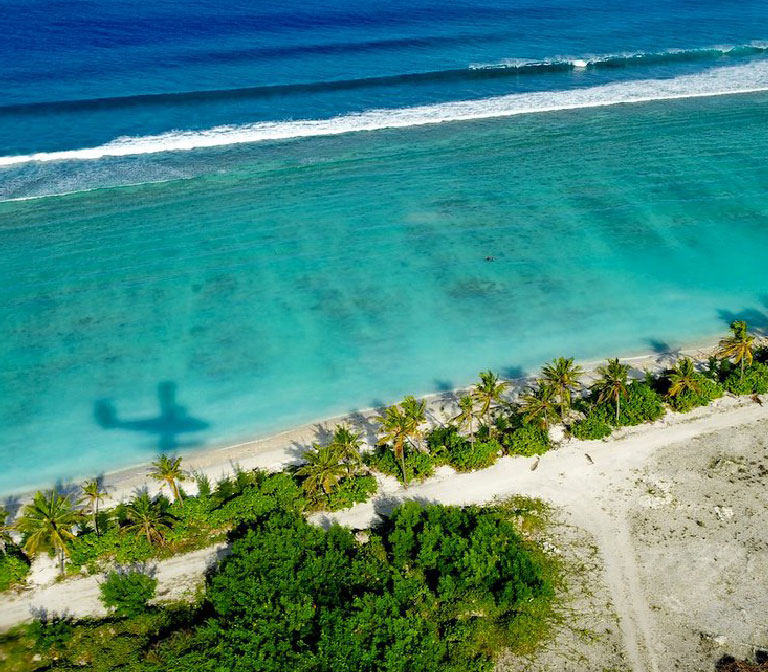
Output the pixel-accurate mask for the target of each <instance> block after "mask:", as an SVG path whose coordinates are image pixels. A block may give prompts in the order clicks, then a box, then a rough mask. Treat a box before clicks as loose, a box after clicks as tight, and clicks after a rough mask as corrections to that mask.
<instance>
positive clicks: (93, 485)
mask: <svg viewBox="0 0 768 672" xmlns="http://www.w3.org/2000/svg"><path fill="white" fill-rule="evenodd" d="M80 489H81V490H82V491H83V496H82V497H81V498H80V500H79V501H78V503H79V504H87V505H88V508H90V510H91V522H92V523H93V529H94V531H95V532H96V536H97V537H98V536H99V521H98V519H97V516H98V515H99V504H100V503H101V502H103V501H104V498H105V497H109V495H108V494H107V491H106V490H104V489H103V488H102V487H101V484H100V483H99V480H98V479H97V478H94V479H93V480H92V481H86V482H85V483H83V484H82V485H81V486H80Z"/></svg>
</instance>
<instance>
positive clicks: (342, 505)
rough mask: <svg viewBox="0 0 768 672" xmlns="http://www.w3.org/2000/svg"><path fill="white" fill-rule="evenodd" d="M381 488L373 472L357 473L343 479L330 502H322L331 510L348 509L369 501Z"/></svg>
mask: <svg viewBox="0 0 768 672" xmlns="http://www.w3.org/2000/svg"><path fill="white" fill-rule="evenodd" d="M378 489H379V484H378V481H377V480H376V477H375V476H372V475H371V474H357V475H355V476H350V477H347V478H344V479H342V481H341V482H340V483H339V487H338V488H336V489H335V490H334V491H333V492H332V493H331V496H330V501H329V502H327V503H326V502H322V501H321V502H320V503H321V504H325V505H326V507H327V509H328V510H329V511H339V510H340V509H348V508H349V507H350V506H354V505H355V504H360V503H361V502H365V501H367V500H368V499H369V498H370V497H371V496H372V495H375V494H376V491H377V490H378Z"/></svg>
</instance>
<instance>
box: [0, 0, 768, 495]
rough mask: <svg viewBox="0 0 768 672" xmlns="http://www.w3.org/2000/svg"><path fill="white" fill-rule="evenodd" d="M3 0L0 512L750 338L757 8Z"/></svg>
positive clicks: (755, 320)
mask: <svg viewBox="0 0 768 672" xmlns="http://www.w3.org/2000/svg"><path fill="white" fill-rule="evenodd" d="M6 5H7V6H5V7H4V9H5V10H6V11H4V13H3V19H2V22H3V26H2V28H3V30H2V33H3V45H2V47H1V48H0V51H2V56H3V67H2V68H0V91H2V92H3V95H2V100H0V249H2V255H0V389H2V390H3V394H2V395H0V463H2V465H3V469H2V470H1V471H0V494H6V493H11V492H18V491H23V490H26V489H29V488H31V487H39V486H49V485H51V484H53V483H56V482H59V483H63V482H65V481H66V480H67V479H79V478H81V477H84V476H93V475H96V474H98V473H101V472H105V471H112V470H115V469H119V468H122V467H126V466H130V465H135V464H142V463H146V462H147V461H149V460H151V459H153V458H154V457H155V455H156V454H157V452H158V451H160V450H163V451H166V452H169V453H172V452H176V451H195V450H205V449H209V448H212V447H216V446H221V445H225V444H234V443H239V442H245V441H248V440H250V439H253V438H255V437H258V436H264V435H268V434H273V433H276V432H279V431H280V430H284V429H287V428H290V427H292V426H296V425H299V424H305V423H307V422H311V421H313V420H317V419H320V418H326V417H332V416H337V415H340V414H345V413H348V412H350V411H352V410H354V409H358V408H369V407H373V406H379V405H381V404H383V403H388V402H392V401H395V400H397V399H399V398H402V395H405V394H428V393H431V392H440V391H444V390H448V389H453V388H456V387H459V386H464V385H467V384H470V383H471V382H472V381H473V380H474V379H475V377H476V376H477V373H478V372H479V371H480V370H482V369H485V368H488V367H490V368H492V369H494V370H496V371H497V372H499V373H500V374H501V375H504V376H509V377H519V376H521V375H523V374H527V373H533V372H535V371H536V370H537V369H538V367H539V366H540V365H541V364H542V362H544V361H546V360H548V359H550V358H552V357H554V356H560V355H564V356H574V357H577V358H580V359H584V360H596V359H601V358H604V357H607V356H615V355H630V354H641V353H644V352H648V351H656V352H658V351H668V350H673V349H675V348H677V347H680V346H683V345H686V344H688V343H695V342H700V341H712V340H713V339H716V338H717V337H718V336H720V335H721V334H722V333H723V331H724V330H725V329H727V325H728V324H729V322H730V321H731V320H733V319H735V318H737V317H738V318H743V319H746V320H747V321H748V322H749V323H750V325H752V326H754V327H756V328H761V329H768V316H767V315H766V311H767V310H768V307H767V306H766V303H765V301H766V299H765V296H764V295H765V250H766V249H768V218H767V217H768V215H766V213H768V197H767V196H766V190H765V185H766V184H768V162H766V160H765V157H766V156H768V133H766V109H768V107H767V106H768V51H767V50H766V47H767V45H768V42H766V39H767V38H768V34H766V32H765V31H766V26H768V3H766V2H765V0H743V1H742V2H739V3H724V2H722V0H700V1H698V2H696V3H670V2H668V1H667V0H642V1H640V0H637V1H635V0H627V1H626V2H622V3H606V2H604V0H578V1H577V0H535V1H534V0H487V1H486V0H484V2H482V3H477V2H476V1H475V0H455V1H453V2H450V3H445V2H444V1H443V0H439V1H438V0H388V2H386V3H374V2H370V1H369V0H327V1H324V2H323V3H307V2H300V1H299V0H282V1H281V2H280V3H277V4H276V3H253V2H251V3H238V2H235V3H224V4H222V3H218V2H213V0H184V1H183V2H182V0H164V1H163V2H159V3H148V2H146V1H145V0H124V1H123V2H120V3H102V4H100V5H99V7H98V11H85V10H84V9H83V7H84V5H82V3H78V2H75V3H51V2H50V1H49V0H23V2H22V0H10V4H8V3H6ZM449 122H450V123H449ZM489 257H490V258H493V259H494V261H493V262H492V263H489V262H487V261H486V258H489Z"/></svg>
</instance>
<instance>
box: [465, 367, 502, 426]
mask: <svg viewBox="0 0 768 672" xmlns="http://www.w3.org/2000/svg"><path fill="white" fill-rule="evenodd" d="M508 387H509V383H508V382H506V381H503V380H499V377H498V376H497V375H496V374H495V373H493V372H491V371H482V372H481V373H480V382H479V383H476V384H475V389H474V390H473V391H472V396H473V397H474V398H475V400H476V401H477V404H478V405H479V407H480V408H479V409H478V415H480V416H481V417H484V418H485V422H486V424H487V425H488V431H489V433H490V434H493V423H492V422H491V420H492V414H493V409H494V408H495V406H496V405H498V404H499V403H500V402H501V401H502V394H503V393H504V390H506V389H507V388H508Z"/></svg>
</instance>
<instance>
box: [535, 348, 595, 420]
mask: <svg viewBox="0 0 768 672" xmlns="http://www.w3.org/2000/svg"><path fill="white" fill-rule="evenodd" d="M583 373H584V372H583V371H582V369H581V367H580V366H577V365H575V364H574V363H573V357H558V358H557V359H555V360H554V361H553V362H552V364H546V365H545V366H544V367H542V369H541V377H542V380H543V381H544V382H545V383H547V384H549V385H551V386H552V387H553V388H554V389H555V393H556V394H557V397H558V399H559V401H560V417H561V418H562V419H563V420H565V416H566V413H567V411H568V409H569V408H570V407H571V392H572V391H573V390H575V389H578V387H579V378H580V377H581V376H582V374H583Z"/></svg>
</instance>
